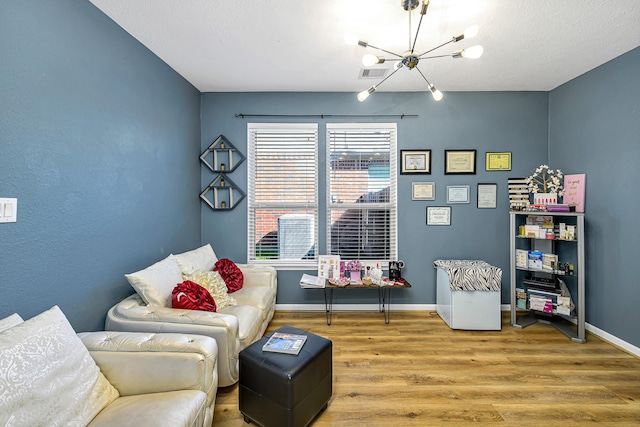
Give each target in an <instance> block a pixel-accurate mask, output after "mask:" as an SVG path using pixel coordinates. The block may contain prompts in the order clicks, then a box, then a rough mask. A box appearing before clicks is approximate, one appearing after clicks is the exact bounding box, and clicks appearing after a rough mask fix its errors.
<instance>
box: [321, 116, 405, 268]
mask: <svg viewBox="0 0 640 427" xmlns="http://www.w3.org/2000/svg"><path fill="white" fill-rule="evenodd" d="M396 146H397V141H396V124H395V123H372V124H327V253H330V254H332V255H340V257H341V258H342V259H347V260H348V259H359V260H375V261H381V262H385V261H389V260H394V259H397V203H396V169H397V166H396V157H397V156H396Z"/></svg>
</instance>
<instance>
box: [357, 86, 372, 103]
mask: <svg viewBox="0 0 640 427" xmlns="http://www.w3.org/2000/svg"><path fill="white" fill-rule="evenodd" d="M375 91H376V86H375V85H373V86H371V87H370V88H369V89H367V90H363V91H362V92H360V93H359V94H358V101H360V102H362V101H364V100H365V99H367V98H368V97H369V95H371V94H372V93H373V92H375Z"/></svg>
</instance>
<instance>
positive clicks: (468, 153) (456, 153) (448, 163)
mask: <svg viewBox="0 0 640 427" xmlns="http://www.w3.org/2000/svg"><path fill="white" fill-rule="evenodd" d="M444 174H445V175H454V174H458V175H475V174H476V150H444Z"/></svg>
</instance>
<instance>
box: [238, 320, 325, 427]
mask: <svg viewBox="0 0 640 427" xmlns="http://www.w3.org/2000/svg"><path fill="white" fill-rule="evenodd" d="M275 332H283V333H288V334H299V335H306V336H307V341H306V342H305V343H304V345H303V346H302V349H301V350H300V353H299V354H297V355H293V354H283V353H273V352H269V351H262V346H263V345H264V343H266V342H267V340H268V339H269V337H270V336H271V334H269V335H267V336H265V337H264V338H261V339H260V340H258V341H256V342H255V343H253V344H251V345H250V346H249V347H247V348H245V349H244V350H242V351H241V352H240V382H239V389H238V390H239V391H238V400H239V406H240V412H242V415H243V416H244V420H245V421H246V422H248V423H250V422H252V421H253V422H254V423H256V424H260V425H263V426H265V427H269V426H275V427H284V426H288V427H289V426H291V427H293V426H295V427H298V426H300V427H303V426H306V425H308V424H309V423H310V422H311V421H312V420H313V419H314V418H315V417H316V415H318V414H319V413H320V412H322V411H323V410H324V409H326V408H327V405H328V402H329V399H330V398H331V392H332V378H333V377H332V372H333V363H332V353H331V350H332V344H331V341H330V340H328V339H326V338H322V337H320V336H318V335H315V334H312V333H309V332H306V331H303V330H301V329H297V328H294V327H291V326H283V327H281V328H280V329H278V330H277V331H275Z"/></svg>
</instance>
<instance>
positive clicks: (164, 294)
mask: <svg viewBox="0 0 640 427" xmlns="http://www.w3.org/2000/svg"><path fill="white" fill-rule="evenodd" d="M124 277H126V278H127V280H128V281H129V283H130V284H131V286H132V287H133V289H135V290H136V292H137V293H138V295H140V297H141V298H142V299H143V301H144V302H146V303H147V304H148V305H150V306H152V307H171V291H173V288H175V287H176V285H177V284H178V283H181V282H182V272H181V271H180V266H179V265H178V262H177V261H176V259H175V258H174V256H173V255H169V256H168V257H166V258H165V259H163V260H162V261H158V262H156V263H155V264H153V265H151V266H149V267H147V268H145V269H144V270H140V271H137V272H135V273H131V274H125V275H124Z"/></svg>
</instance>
